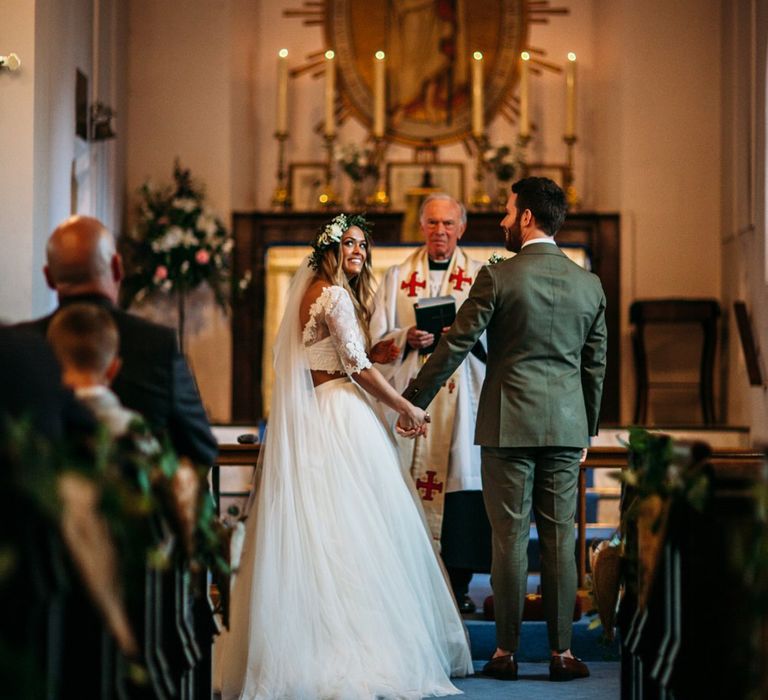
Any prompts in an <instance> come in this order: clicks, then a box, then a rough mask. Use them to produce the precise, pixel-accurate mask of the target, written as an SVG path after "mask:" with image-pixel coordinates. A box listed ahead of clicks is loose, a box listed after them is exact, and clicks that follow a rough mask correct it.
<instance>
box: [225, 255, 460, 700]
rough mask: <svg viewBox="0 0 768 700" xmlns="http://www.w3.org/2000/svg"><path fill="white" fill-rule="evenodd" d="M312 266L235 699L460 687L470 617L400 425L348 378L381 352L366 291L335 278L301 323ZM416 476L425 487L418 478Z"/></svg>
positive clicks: (277, 416) (232, 672) (253, 526)
mask: <svg viewBox="0 0 768 700" xmlns="http://www.w3.org/2000/svg"><path fill="white" fill-rule="evenodd" d="M312 277H313V273H312V271H311V270H309V269H308V268H307V267H306V264H304V265H302V267H301V268H300V270H299V272H297V274H296V276H295V277H294V279H293V281H292V283H291V284H292V286H291V289H290V292H289V298H288V303H287V306H286V308H287V311H286V313H285V316H284V318H283V321H282V323H281V327H280V330H279V332H278V336H277V341H276V345H275V386H274V392H273V400H272V406H271V408H270V415H269V421H268V430H267V436H266V439H265V445H264V448H263V449H262V457H263V460H262V462H261V465H260V468H258V469H257V476H256V479H255V489H256V492H255V496H254V497H253V499H252V505H251V508H250V511H249V514H248V519H247V522H246V528H247V534H246V544H245V549H244V552H243V559H242V563H241V567H240V572H239V573H238V575H237V577H236V580H235V584H234V587H233V590H232V607H231V615H230V631H229V633H228V634H227V635H226V637H225V638H224V639H223V640H221V642H222V648H221V650H220V651H219V653H217V660H218V663H217V680H218V685H219V687H220V690H221V693H222V698H223V700H230V699H232V698H245V699H248V700H255V699H258V700H262V699H264V700H266V699H268V698H269V699H278V698H279V699H286V700H287V699H289V698H290V700H325V699H330V698H333V699H337V700H353V699H358V698H359V699H361V700H362V699H365V700H369V699H370V700H374V699H378V698H391V699H395V698H397V699H399V698H409V699H410V698H413V699H414V700H415V699H417V698H421V697H425V696H442V695H456V694H459V691H458V690H457V689H456V687H455V686H454V685H453V684H452V683H451V682H450V680H449V677H450V676H464V675H467V674H471V673H472V662H471V656H470V653H469V647H468V644H467V638H466V632H465V629H464V625H463V623H462V621H461V618H460V616H459V614H458V611H457V609H456V606H455V603H454V601H453V597H452V595H451V593H450V590H449V588H448V585H447V583H446V581H445V577H444V575H443V573H442V570H441V568H440V565H439V563H438V560H437V557H436V555H435V552H434V550H433V547H432V543H431V540H430V537H429V535H428V534H427V531H426V527H425V524H424V521H423V515H421V514H420V512H419V510H418V506H417V499H416V498H415V497H414V494H413V492H412V490H409V486H408V484H407V482H406V480H405V479H404V478H403V476H402V474H401V472H400V469H399V467H398V462H397V457H396V453H395V447H394V443H393V440H392V438H391V437H390V435H389V434H388V433H387V432H386V431H385V429H384V427H383V425H382V423H381V422H380V420H379V419H378V417H377V415H376V414H375V412H374V410H373V408H372V406H371V404H370V403H369V401H368V398H367V395H366V394H365V393H364V392H363V390H362V389H361V388H360V387H359V386H358V385H357V384H355V383H354V382H353V381H352V380H351V379H349V378H348V377H344V378H339V379H334V380H331V381H329V382H326V383H325V384H321V385H320V386H318V387H313V385H312V381H311V376H310V373H309V369H310V367H311V368H312V369H323V370H326V371H337V370H342V369H343V370H346V371H347V372H348V373H349V374H351V373H353V372H357V371H360V370H362V369H364V368H366V367H369V366H370V362H369V360H368V358H367V356H366V353H365V345H364V340H363V334H362V332H361V329H360V327H359V325H358V324H357V321H356V317H355V314H354V309H353V306H352V301H351V299H350V297H349V295H348V293H347V292H346V291H345V290H344V289H343V288H341V287H333V286H331V287H327V288H326V289H325V290H324V291H323V292H322V294H321V295H320V297H318V299H317V301H316V302H315V303H314V304H313V306H312V308H311V309H310V320H309V322H308V323H307V325H306V327H305V328H304V329H301V328H300V322H299V307H300V301H301V299H302V296H303V294H304V291H305V290H306V288H307V285H308V284H309V282H310V281H311V279H312ZM410 488H411V489H412V487H410Z"/></svg>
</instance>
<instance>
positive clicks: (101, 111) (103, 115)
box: [89, 102, 117, 141]
mask: <svg viewBox="0 0 768 700" xmlns="http://www.w3.org/2000/svg"><path fill="white" fill-rule="evenodd" d="M115 114H117V113H116V112H115V110H114V109H112V107H110V106H109V105H105V104H104V103H103V102H96V103H95V104H92V105H91V134H90V139H89V140H90V141H108V140H109V139H113V138H115V137H116V136H117V134H116V133H115V132H114V131H113V130H112V119H113V117H114V116H115Z"/></svg>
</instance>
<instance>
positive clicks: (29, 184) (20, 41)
mask: <svg viewBox="0 0 768 700" xmlns="http://www.w3.org/2000/svg"><path fill="white" fill-rule="evenodd" d="M7 5H8V7H4V9H3V21H2V22H0V52H2V53H3V54H5V53H9V52H11V51H13V52H15V53H17V54H18V55H19V57H20V58H21V61H22V70H18V71H16V72H14V73H10V72H9V71H7V70H0V154H2V155H1V157H2V162H3V166H2V167H0V248H2V250H3V251H4V253H3V255H0V320H6V321H11V320H18V319H21V318H29V317H30V316H32V314H33V304H32V289H33V287H34V285H35V282H36V280H37V268H38V263H39V260H38V259H37V258H36V257H35V239H34V237H33V235H32V234H33V230H34V228H33V212H34V175H35V170H34V162H33V154H34V125H35V119H34V106H35V99H34V97H35V74H34V68H35V10H34V6H33V4H32V3H14V4H10V3H7Z"/></svg>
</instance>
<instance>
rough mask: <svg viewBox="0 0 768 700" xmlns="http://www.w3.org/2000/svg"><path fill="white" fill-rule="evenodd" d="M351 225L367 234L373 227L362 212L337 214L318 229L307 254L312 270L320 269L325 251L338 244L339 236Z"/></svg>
mask: <svg viewBox="0 0 768 700" xmlns="http://www.w3.org/2000/svg"><path fill="white" fill-rule="evenodd" d="M352 226H357V227H358V228H359V229H361V230H362V231H365V232H366V233H367V234H368V235H370V233H371V229H372V228H373V224H372V223H371V222H370V221H368V220H366V218H365V215H364V214H355V215H354V216H348V215H347V214H338V215H336V216H334V217H333V218H332V219H331V220H330V221H329V222H328V223H327V224H325V226H323V227H322V228H321V229H320V231H318V233H317V235H316V236H315V240H314V241H312V255H310V256H309V263H308V264H309V266H310V267H311V268H312V269H313V270H319V269H320V263H321V262H322V260H323V255H325V251H326V250H328V248H331V247H333V246H335V245H338V244H339V243H340V242H341V237H342V236H343V235H344V232H345V231H347V230H349V229H350V228H351V227H352Z"/></svg>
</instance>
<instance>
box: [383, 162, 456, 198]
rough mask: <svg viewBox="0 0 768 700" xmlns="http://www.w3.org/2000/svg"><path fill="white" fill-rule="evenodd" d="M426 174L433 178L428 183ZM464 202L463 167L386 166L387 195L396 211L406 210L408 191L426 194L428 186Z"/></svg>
mask: <svg viewBox="0 0 768 700" xmlns="http://www.w3.org/2000/svg"><path fill="white" fill-rule="evenodd" d="M425 172H428V173H429V174H430V177H429V178H428V180H426V181H425ZM430 184H431V186H432V187H433V188H437V189H439V190H440V191H441V192H445V193H446V194H449V195H451V196H452V197H455V198H456V199H458V200H459V201H460V202H463V201H464V163H458V162H433V163H415V162H413V161H405V162H398V161H392V162H390V163H387V193H388V194H389V201H390V206H391V207H392V209H394V210H405V209H406V208H407V206H406V205H407V202H406V195H407V193H408V192H409V191H413V190H417V191H418V190H422V191H423V190H424V189H425V185H426V186H429V185H430Z"/></svg>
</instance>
